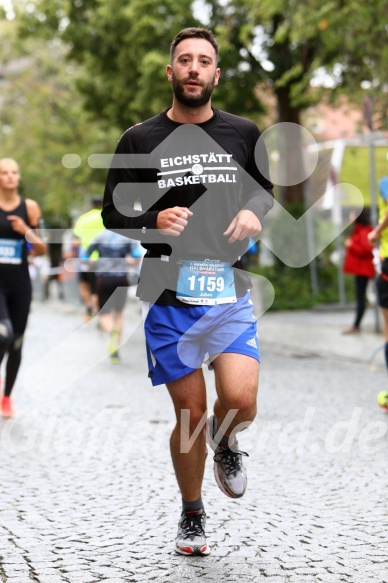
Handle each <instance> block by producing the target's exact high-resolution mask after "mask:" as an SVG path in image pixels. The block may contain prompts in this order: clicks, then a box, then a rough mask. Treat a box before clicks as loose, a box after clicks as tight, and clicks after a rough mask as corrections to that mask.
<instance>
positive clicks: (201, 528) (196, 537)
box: [175, 510, 210, 556]
mask: <svg viewBox="0 0 388 583" xmlns="http://www.w3.org/2000/svg"><path fill="white" fill-rule="evenodd" d="M205 524H206V514H205V512H204V511H203V510H199V511H198V510H194V511H190V512H182V514H181V517H180V520H179V524H178V534H177V537H176V539H175V550H176V552H177V553H179V554H180V555H192V556H195V555H197V556H205V555H208V554H209V553H210V549H209V545H208V544H207V542H206V535H205Z"/></svg>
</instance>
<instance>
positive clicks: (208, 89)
mask: <svg viewBox="0 0 388 583" xmlns="http://www.w3.org/2000/svg"><path fill="white" fill-rule="evenodd" d="M214 81H215V76H214V78H213V79H212V81H210V82H209V83H208V84H207V85H201V89H202V91H201V93H200V94H199V95H187V94H185V92H184V91H185V89H184V83H180V82H178V81H177V80H176V79H175V77H174V75H172V90H173V93H174V95H175V98H176V99H177V101H179V103H181V104H182V105H185V106H186V107H202V105H206V104H207V103H208V102H209V101H210V98H211V96H212V93H213V90H214Z"/></svg>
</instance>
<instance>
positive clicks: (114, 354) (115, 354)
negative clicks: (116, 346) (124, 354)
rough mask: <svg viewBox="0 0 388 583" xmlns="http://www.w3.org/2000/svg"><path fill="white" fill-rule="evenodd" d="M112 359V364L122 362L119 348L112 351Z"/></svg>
mask: <svg viewBox="0 0 388 583" xmlns="http://www.w3.org/2000/svg"><path fill="white" fill-rule="evenodd" d="M110 361H111V363H112V364H120V355H119V353H118V351H117V350H116V352H112V353H111V355H110Z"/></svg>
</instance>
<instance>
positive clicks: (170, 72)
mask: <svg viewBox="0 0 388 583" xmlns="http://www.w3.org/2000/svg"><path fill="white" fill-rule="evenodd" d="M166 73H167V79H168V81H170V83H171V81H172V67H171V65H167V67H166Z"/></svg>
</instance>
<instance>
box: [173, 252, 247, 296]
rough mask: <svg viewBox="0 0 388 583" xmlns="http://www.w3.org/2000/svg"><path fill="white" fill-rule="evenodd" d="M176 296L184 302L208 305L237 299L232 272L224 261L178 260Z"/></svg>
mask: <svg viewBox="0 0 388 583" xmlns="http://www.w3.org/2000/svg"><path fill="white" fill-rule="evenodd" d="M179 264H180V266H181V267H180V270H179V275H178V283H177V292H176V297H177V299H178V300H180V301H181V302H184V303H186V304H194V305H198V306H210V305H215V304H232V303H235V302H236V301H237V298H236V287H235V284H234V272H233V268H232V267H231V265H230V263H227V262H224V261H211V260H210V259H206V260H205V261H194V260H191V259H183V260H181V261H179Z"/></svg>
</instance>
